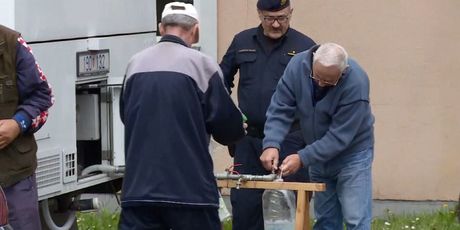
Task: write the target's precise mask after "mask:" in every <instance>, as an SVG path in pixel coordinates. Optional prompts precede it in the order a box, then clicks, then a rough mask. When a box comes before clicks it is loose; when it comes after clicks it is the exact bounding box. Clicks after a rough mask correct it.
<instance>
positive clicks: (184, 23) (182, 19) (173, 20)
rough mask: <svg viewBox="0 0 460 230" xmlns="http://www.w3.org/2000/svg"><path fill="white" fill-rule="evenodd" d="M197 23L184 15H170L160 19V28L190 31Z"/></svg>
mask: <svg viewBox="0 0 460 230" xmlns="http://www.w3.org/2000/svg"><path fill="white" fill-rule="evenodd" d="M197 23H198V20H196V19H194V18H192V17H190V16H188V15H184V14H170V15H166V16H165V17H164V18H162V19H161V25H162V26H180V27H182V28H183V29H185V30H190V29H192V28H193V26H195V25H196V24H197Z"/></svg>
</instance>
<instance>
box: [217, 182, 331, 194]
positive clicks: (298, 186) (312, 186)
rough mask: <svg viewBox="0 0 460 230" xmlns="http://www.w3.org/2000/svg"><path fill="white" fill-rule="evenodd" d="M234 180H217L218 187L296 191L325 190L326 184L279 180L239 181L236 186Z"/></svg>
mask: <svg viewBox="0 0 460 230" xmlns="http://www.w3.org/2000/svg"><path fill="white" fill-rule="evenodd" d="M238 183H239V182H238V181H236V180H217V186H218V187H220V188H236V187H240V188H255V189H286V190H297V191H318V192H320V191H325V190H326V185H325V184H323V183H300V182H279V181H241V184H240V185H239V186H238Z"/></svg>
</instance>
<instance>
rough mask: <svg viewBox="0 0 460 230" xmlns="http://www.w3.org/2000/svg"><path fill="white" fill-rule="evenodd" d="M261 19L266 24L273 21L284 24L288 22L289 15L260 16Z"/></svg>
mask: <svg viewBox="0 0 460 230" xmlns="http://www.w3.org/2000/svg"><path fill="white" fill-rule="evenodd" d="M262 18H263V19H264V22H266V23H268V24H273V23H274V22H275V20H276V21H277V22H278V23H279V24H283V23H286V22H287V21H288V20H289V15H283V16H264V15H262Z"/></svg>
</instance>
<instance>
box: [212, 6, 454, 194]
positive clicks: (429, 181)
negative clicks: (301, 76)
mask: <svg viewBox="0 0 460 230" xmlns="http://www.w3.org/2000/svg"><path fill="white" fill-rule="evenodd" d="M217 2H218V11H217V12H218V60H219V61H220V59H221V57H222V56H223V54H224V53H225V51H226V49H227V47H228V45H229V43H230V41H231V39H232V38H233V35H234V34H235V33H237V32H239V31H241V30H243V29H245V28H249V27H253V26H257V25H258V19H257V16H256V8H255V4H256V0H218V1H217ZM459 12H460V1H458V0H439V1H433V0H404V1H395V0H390V1H368V0H354V1H346V0H344V1H323V0H313V1H307V0H295V1H294V14H293V20H292V22H291V26H292V27H293V28H296V29H298V30H300V31H302V32H304V33H306V34H308V35H309V36H310V37H312V38H313V39H314V40H315V41H317V42H318V43H322V42H326V41H333V42H337V43H339V44H342V45H343V46H344V47H345V48H346V49H347V50H348V52H349V53H350V55H351V56H352V57H354V58H355V59H357V60H358V61H359V62H360V63H361V65H362V66H363V67H364V68H365V69H366V70H367V72H368V74H369V77H370V79H371V100H372V108H373V111H374V114H375V117H376V123H375V135H376V145H375V161H374V168H373V178H374V198H376V199H402V200H455V199H458V194H459V192H460V103H458V98H460V90H459V89H460V25H459V23H460V13H459ZM214 149H217V150H218V151H216V152H217V153H214V154H213V157H214V158H215V162H216V164H215V166H216V171H222V170H223V169H224V168H225V166H227V165H229V164H230V162H231V160H230V158H229V157H227V154H226V152H225V151H224V150H225V149H224V148H222V147H217V148H215V147H214Z"/></svg>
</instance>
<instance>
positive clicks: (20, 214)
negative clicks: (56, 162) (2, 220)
mask: <svg viewBox="0 0 460 230" xmlns="http://www.w3.org/2000/svg"><path fill="white" fill-rule="evenodd" d="M4 191H5V196H6V199H7V201H8V209H9V214H8V219H9V223H10V225H11V227H13V229H15V230H22V229H24V230H25V229H27V230H40V229H41V224H40V214H39V212H38V194H37V183H36V180H35V175H32V176H29V177H27V178H25V179H24V180H21V181H19V182H18V183H16V184H14V185H11V186H9V187H7V188H4Z"/></svg>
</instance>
